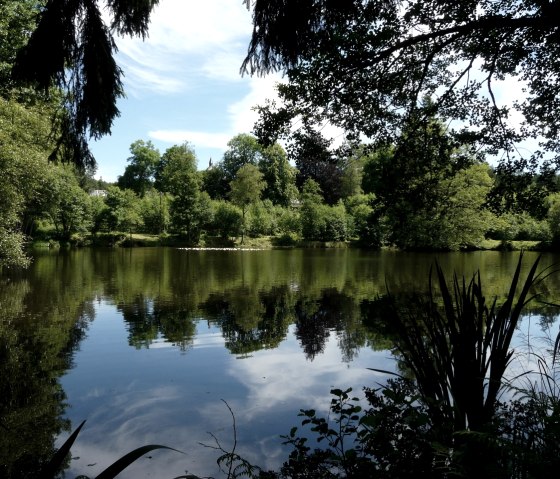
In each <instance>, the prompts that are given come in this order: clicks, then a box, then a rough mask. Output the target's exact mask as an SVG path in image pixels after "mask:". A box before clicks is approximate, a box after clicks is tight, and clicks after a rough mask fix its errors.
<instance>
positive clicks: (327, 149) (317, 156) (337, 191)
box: [289, 129, 342, 205]
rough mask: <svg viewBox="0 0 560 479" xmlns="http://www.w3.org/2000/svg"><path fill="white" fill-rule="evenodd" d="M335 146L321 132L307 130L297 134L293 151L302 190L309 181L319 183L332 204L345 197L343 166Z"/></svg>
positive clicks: (292, 156) (294, 138)
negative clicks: (333, 148)
mask: <svg viewBox="0 0 560 479" xmlns="http://www.w3.org/2000/svg"><path fill="white" fill-rule="evenodd" d="M331 143H332V142H331V141H329V140H327V139H325V138H324V137H323V136H322V135H321V133H319V132H317V131H315V130H313V129H306V130H303V131H296V132H294V134H293V135H292V141H291V143H290V146H289V151H290V156H291V158H292V159H293V160H294V161H295V164H296V168H297V176H296V184H297V186H298V187H299V188H300V189H301V188H302V187H303V185H304V184H305V183H306V182H307V181H308V180H313V181H315V182H316V183H317V184H318V185H319V187H320V189H321V191H322V194H323V195H324V198H325V201H326V202H327V203H328V204H331V205H332V204H335V203H336V202H337V201H338V200H339V199H340V198H341V197H342V168H341V166H342V165H341V161H340V158H339V157H338V156H337V155H336V153H334V152H332V151H331Z"/></svg>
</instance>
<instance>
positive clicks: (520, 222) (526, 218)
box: [487, 212, 551, 242]
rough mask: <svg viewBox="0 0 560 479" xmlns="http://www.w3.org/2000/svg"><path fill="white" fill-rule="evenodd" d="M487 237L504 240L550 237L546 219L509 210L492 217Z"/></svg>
mask: <svg viewBox="0 0 560 479" xmlns="http://www.w3.org/2000/svg"><path fill="white" fill-rule="evenodd" d="M487 237H488V238H491V239H497V240H501V241H504V242H506V241H516V240H517V241H526V240H534V241H548V240H550V239H551V233H550V229H549V224H548V223H547V221H546V220H537V219H535V218H533V217H532V216H530V215H529V214H528V213H526V212H522V213H511V212H510V213H503V214H501V215H499V216H495V217H494V218H492V221H491V223H490V228H489V230H488V232H487Z"/></svg>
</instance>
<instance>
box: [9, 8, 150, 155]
mask: <svg viewBox="0 0 560 479" xmlns="http://www.w3.org/2000/svg"><path fill="white" fill-rule="evenodd" d="M158 2H159V0H133V1H132V0H107V1H106V2H100V1H98V0H46V1H42V2H33V8H34V9H35V18H36V25H35V27H34V28H33V29H32V31H31V34H30V35H29V38H28V41H27V42H26V43H25V44H24V45H23V46H21V47H20V48H19V50H18V52H17V55H16V56H15V59H13V68H12V78H13V79H14V80H15V81H16V82H19V83H22V84H29V85H31V86H34V87H36V88H37V89H39V90H43V91H46V92H47V91H49V90H50V89H52V88H55V89H58V90H59V91H62V92H63V95H64V101H63V102H62V105H63V109H64V115H63V116H62V120H61V121H62V128H61V132H62V136H61V138H60V141H59V145H58V146H59V149H61V150H63V151H64V152H65V153H66V154H67V155H68V156H69V157H70V158H71V159H72V160H73V161H74V162H75V163H76V164H78V165H84V166H92V165H94V164H95V160H94V158H93V156H92V155H91V153H90V152H89V148H88V145H87V140H88V138H89V137H94V138H99V137H101V136H103V135H105V134H107V133H110V131H111V126H112V124H113V120H114V119H115V118H116V117H117V116H118V115H119V110H118V108H117V100H118V98H120V97H122V96H123V95H124V91H123V87H122V81H121V77H122V71H121V69H120V68H119V66H118V65H117V63H116V61H115V59H114V55H115V53H116V51H117V47H116V44H115V41H114V38H113V35H114V34H119V35H139V36H142V37H145V36H146V34H147V31H148V22H149V16H150V13H151V11H152V9H153V8H154V6H155V5H157V4H158ZM2 3H4V2H2ZM7 3H8V4H10V5H8V6H9V7H10V8H12V5H13V4H16V3H20V2H14V1H9V2H7ZM102 5H104V6H105V7H106V9H104V11H106V12H107V15H106V16H105V15H103V13H102V11H101V6H102ZM2 8H4V5H3V6H2ZM14 8H15V7H14ZM106 18H107V19H108V22H109V23H106V20H105V19H106ZM28 31H29V30H26V31H25V33H27V32H28ZM18 46H20V45H18ZM9 59H10V60H11V58H9Z"/></svg>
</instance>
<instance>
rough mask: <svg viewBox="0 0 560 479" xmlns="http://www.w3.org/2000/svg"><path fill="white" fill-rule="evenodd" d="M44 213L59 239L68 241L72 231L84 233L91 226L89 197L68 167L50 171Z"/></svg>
mask: <svg viewBox="0 0 560 479" xmlns="http://www.w3.org/2000/svg"><path fill="white" fill-rule="evenodd" d="M45 196H46V197H47V198H48V203H47V204H46V205H44V207H43V208H44V210H45V213H46V214H47V215H48V216H49V217H50V219H51V221H52V222H53V224H54V226H55V229H56V232H57V235H58V236H59V238H60V239H62V240H65V241H68V240H69V239H70V238H71V236H72V234H74V233H85V232H86V231H89V230H90V228H91V226H92V221H91V218H92V211H91V198H90V196H89V195H88V194H87V193H86V192H85V191H84V190H83V189H82V188H81V187H80V186H79V184H78V180H77V178H76V175H75V174H74V172H73V171H72V170H71V169H69V168H62V167H59V168H56V169H55V170H54V171H53V173H52V180H51V181H50V184H49V187H48V192H45Z"/></svg>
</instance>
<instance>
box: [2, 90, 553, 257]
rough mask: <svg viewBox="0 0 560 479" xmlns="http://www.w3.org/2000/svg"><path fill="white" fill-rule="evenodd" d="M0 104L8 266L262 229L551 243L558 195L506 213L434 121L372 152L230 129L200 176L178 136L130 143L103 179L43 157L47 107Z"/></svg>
mask: <svg viewBox="0 0 560 479" xmlns="http://www.w3.org/2000/svg"><path fill="white" fill-rule="evenodd" d="M0 106H1V108H0V119H1V121H2V125H3V128H2V136H3V139H4V141H3V142H2V151H1V152H2V155H1V158H0V168H1V169H2V173H3V174H2V184H1V185H0V187H1V188H2V191H3V196H4V197H5V198H12V200H11V201H9V202H4V203H3V205H2V207H3V208H4V210H5V211H3V214H2V222H3V223H2V231H3V233H2V234H3V238H4V243H3V245H4V244H8V246H9V244H10V243H9V242H10V241H11V242H12V245H13V246H14V247H13V248H12V254H11V256H8V255H4V257H3V261H4V263H5V264H21V263H23V262H24V261H25V257H24V255H23V254H22V253H21V251H22V250H21V245H22V244H23V241H24V239H25V238H35V239H48V240H55V241H62V242H71V241H79V242H84V241H86V242H87V241H90V240H91V239H92V238H93V239H95V238H99V237H101V238H110V239H112V240H118V239H119V238H121V239H126V238H128V237H129V235H131V234H132V233H144V234H150V235H161V236H164V237H170V236H171V237H172V238H177V239H178V240H179V241H180V242H182V243H183V244H189V245H199V244H227V243H229V244H231V243H232V242H233V241H234V240H237V241H240V242H243V241H244V240H245V238H246V237H252V238H258V237H263V236H266V237H273V238H274V240H275V241H276V242H277V243H278V244H296V243H297V242H298V241H299V240H309V241H325V242H337V241H355V242H357V243H358V244H361V245H364V246H368V247H381V246H384V245H388V246H391V245H393V246H396V247H398V248H401V249H406V250H418V249H437V250H458V249H465V248H477V247H480V246H481V245H482V244H483V241H484V240H485V239H488V238H490V239H497V240H502V241H504V242H507V241H510V240H516V239H519V240H535V241H544V242H550V241H552V240H554V239H556V238H557V237H558V236H559V235H560V230H559V228H558V224H559V222H558V217H559V215H560V193H552V194H551V195H549V196H548V197H542V198H541V201H540V202H539V203H538V204H536V205H535V204H533V205H532V206H531V207H530V206H528V205H527V204H526V203H522V202H521V201H519V202H517V204H516V205H515V206H514V207H513V208H511V207H510V208H509V209H508V210H506V211H504V209H503V208H501V206H500V204H499V202H496V201H495V200H493V197H492V192H494V191H495V189H496V185H497V184H499V182H500V177H499V176H498V175H496V173H495V172H494V171H493V170H492V168H491V167H490V166H489V165H488V164H487V163H485V162H484V161H481V160H480V159H478V158H476V156H475V155H474V154H471V152H470V151H469V149H468V147H467V146H463V145H459V146H457V145H455V144H453V142H452V141H451V139H450V138H449V137H448V136H447V135H446V133H445V130H444V128H443V126H442V124H441V123H440V122H438V121H437V120H436V119H431V120H430V121H429V122H426V123H424V124H421V125H419V127H418V128H417V129H415V130H414V131H411V132H407V133H405V134H404V135H403V137H404V140H403V141H402V142H401V143H399V144H397V145H393V146H390V147H385V148H378V149H375V150H373V149H371V148H369V147H368V146H367V145H349V144H346V145H344V146H343V147H341V148H339V149H336V150H335V149H332V148H330V145H329V142H327V141H325V140H324V139H323V138H321V137H320V135H319V134H317V133H314V132H312V133H310V134H309V135H307V136H305V137H303V136H302V135H297V136H294V138H293V139H292V141H291V143H289V145H288V148H287V149H284V148H283V147H282V146H280V145H279V144H274V145H272V146H269V147H263V146H261V145H260V144H259V143H258V142H257V139H256V138H255V137H254V136H252V135H249V134H239V135H237V136H235V137H234V138H232V139H231V140H230V142H229V144H228V149H227V151H226V152H225V153H224V155H223V158H222V159H221V161H218V162H216V163H214V164H213V163H212V162H210V164H209V166H208V167H207V168H206V169H202V170H201V169H199V168H198V166H199V163H200V161H199V159H198V158H197V156H196V153H195V150H194V148H193V147H192V146H191V145H190V144H188V143H185V144H182V145H174V146H172V147H170V148H168V149H167V150H165V151H164V152H163V154H161V153H160V152H159V151H158V150H157V149H156V148H155V146H154V145H153V144H152V143H151V142H150V141H144V140H138V141H136V142H134V143H133V144H132V145H131V146H130V157H129V158H128V159H127V165H126V168H125V170H124V172H123V174H122V175H121V176H119V178H118V181H117V182H116V183H115V184H109V183H106V182H103V181H101V180H95V179H94V178H93V174H92V172H85V173H84V172H81V171H79V170H77V169H76V168H75V167H73V166H69V165H60V164H56V163H52V162H49V161H48V159H47V156H48V151H49V149H48V146H49V140H48V138H49V117H48V116H46V114H45V112H44V107H37V106H27V105H22V104H21V103H18V102H15V101H12V100H2V101H1V104H0ZM294 165H295V166H294ZM537 180H538V179H535V180H534V181H537ZM107 234H110V236H107ZM3 248H4V249H6V248H5V246H3Z"/></svg>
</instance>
